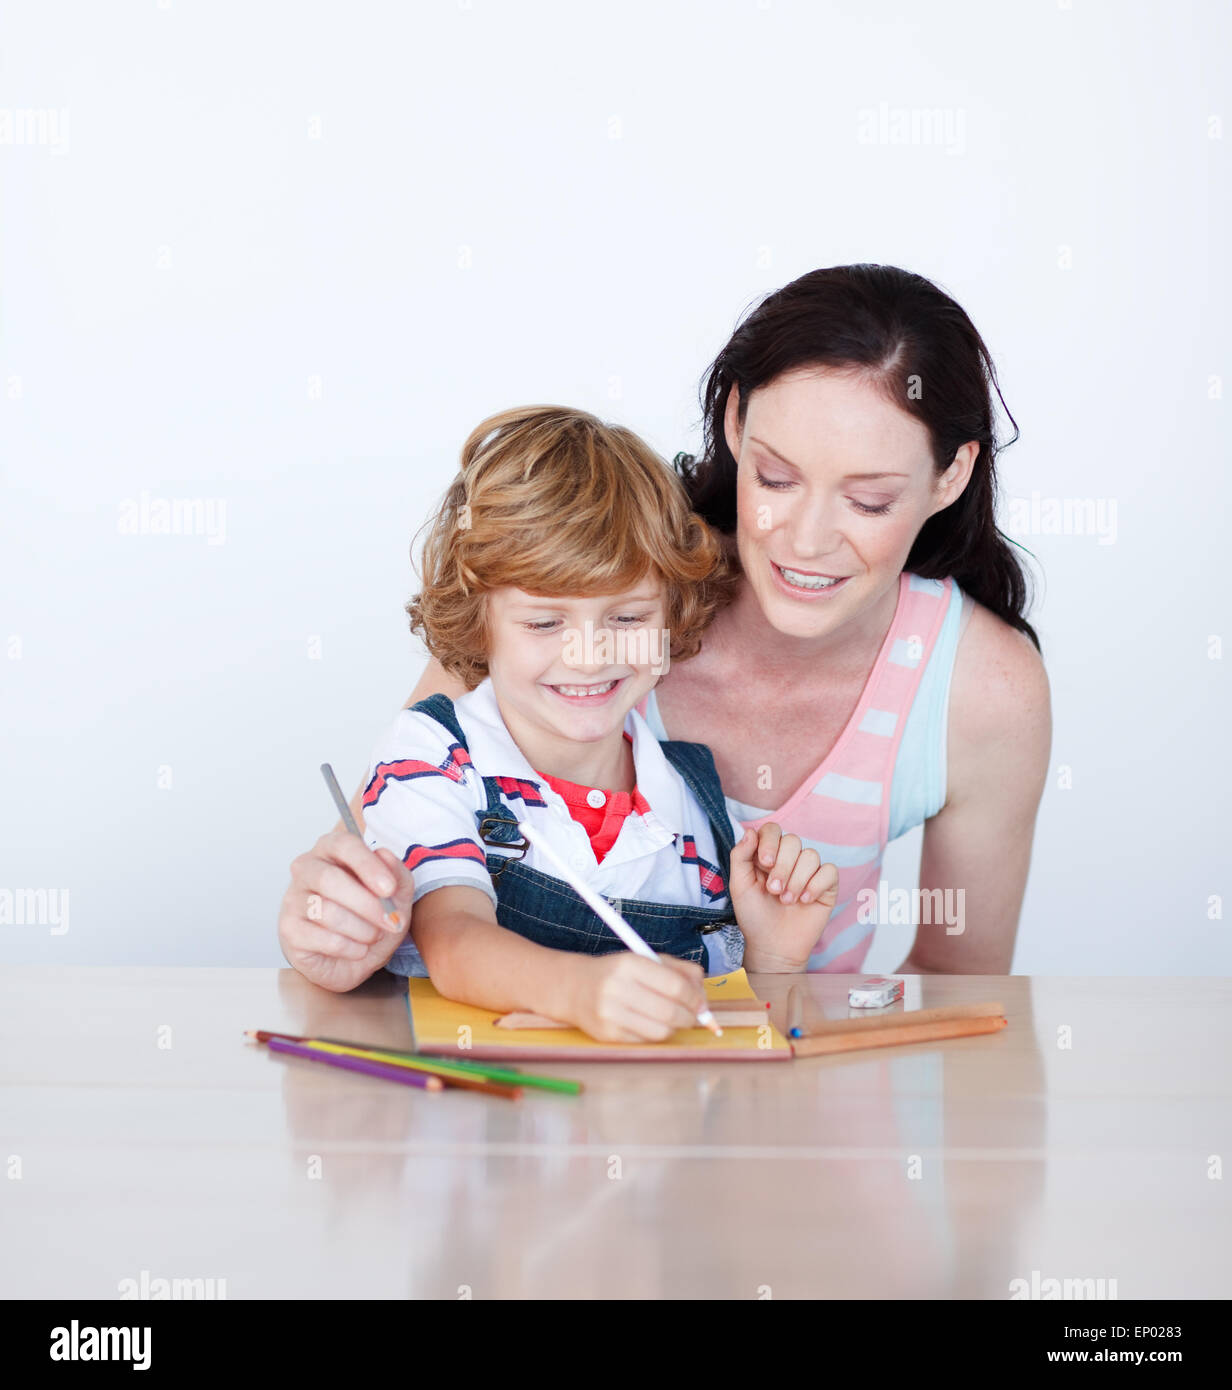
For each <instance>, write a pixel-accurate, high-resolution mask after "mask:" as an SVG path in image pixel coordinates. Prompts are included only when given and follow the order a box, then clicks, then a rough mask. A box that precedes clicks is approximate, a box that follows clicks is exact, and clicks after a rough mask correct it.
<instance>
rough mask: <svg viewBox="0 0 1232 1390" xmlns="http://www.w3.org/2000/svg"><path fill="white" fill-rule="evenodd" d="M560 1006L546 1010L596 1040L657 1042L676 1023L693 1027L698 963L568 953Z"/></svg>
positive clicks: (700, 1001) (700, 1004) (698, 1001)
mask: <svg viewBox="0 0 1232 1390" xmlns="http://www.w3.org/2000/svg"><path fill="white" fill-rule="evenodd" d="M569 967H570V974H571V979H570V982H569V986H568V988H567V989H566V990H565V991H564V993H563V995H562V1000H561V1002H562V1006H563V1008H561V1009H557V1008H553V1007H551V1006H549V1013H550V1016H551V1017H553V1018H559V1019H560V1020H561V1021H562V1022H563V1023H572V1024H574V1025H576V1026H577V1027H578V1028H580V1029H581V1030H582V1032H584V1033H588V1034H589V1035H590V1036H591V1037H592V1038H597V1039H598V1040H599V1041H600V1042H663V1041H664V1039H666V1038H670V1037H671V1035H672V1034H673V1033H674V1032H675V1031H676V1030H677V1029H678V1028H698V1027H700V1026H701V1025H700V1024H699V1023H698V1021H697V1015H698V1013H699V1012H700V1011H701V1010H702V1009H703V1008H704V1007H705V1003H706V991H705V990H704V989H703V988H702V979H703V975H702V968H701V966H700V965H694V964H693V963H692V962H691V961H685V960H676V959H674V958H673V957H672V956H660V957H659V959H658V960H657V961H655V960H647V959H646V957H645V956H635V955H634V954H633V952H632V951H613V952H612V953H611V954H610V955H605V956H583V955H577V956H573V957H572V958H571V959H570V961H569Z"/></svg>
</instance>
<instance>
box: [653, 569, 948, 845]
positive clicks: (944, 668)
mask: <svg viewBox="0 0 1232 1390" xmlns="http://www.w3.org/2000/svg"><path fill="white" fill-rule="evenodd" d="M912 582H913V583H914V582H915V581H914V579H913V581H912ZM921 582H922V583H927V584H934V583H939V582H940V581H936V580H924V581H921ZM962 608H963V595H962V590H961V589H960V588H959V587H958V585H957V584H955V585H954V586H953V588H952V589H951V592H950V606H949V608H948V609H947V610H946V615H945V618H944V619H943V620H942V623H941V631H940V632H939V633H938V634H937V641H936V643H935V644H934V646H933V650H932V654H931V656H930V657H929V659H928V665H927V666H925V668H924V671H923V673H922V675H921V676H920V684H919V688H918V689H917V690H916V694H915V699H914V700H913V701H912V704H911V709H910V711H909V713H908V715H907V723H906V726H905V727H904V729H903V738H902V742H901V743H900V744H899V746H898V757H897V759H896V760H895V763H894V777H893V779H892V781H891V784H890V839H891V840H897V839H898V837H899V836H900V835H905V834H906V833H907V831H908V830H912V829H914V827H915V826H917V825H919V824H921V823H922V822H923V821H926V820H927V819H928V818H929V817H930V816H935V815H936V814H937V812H938V811H939V810H940V809H941V808H942V806H944V805H945V784H946V775H945V772H946V733H947V726H948V722H949V710H950V680H951V678H952V676H953V674H954V655H955V653H956V652H957V650H958V638H959V632H960V629H961V626H962V621H961V620H962ZM874 714H875V715H877V716H878V717H877V719H876V720H875V721H874V722H875V723H876V725H877V727H866V726H868V725H869V723H870V716H873V715H874ZM646 722H647V723H648V724H649V725H650V728H651V730H652V731H653V733H654V736H655V737H656V738H658V739H665V738H666V737H667V734H666V733H665V732H664V729H663V724H662V722H661V720H660V719H659V706H658V703H657V702H656V700H655V693H654V691H653V690H652V691H651V692H650V699H649V700H648V701H647V704H646ZM896 722H897V715H896V713H895V712H894V711H893V710H883V711H873V710H870V711H869V712H868V713H867V714H866V715H865V717H864V720H863V721H862V723H861V726H860V727H861V728H864V729H865V730H866V732H868V733H878V734H885V735H887V736H892V734H893V725H894V723H896ZM680 737H682V738H688V731H687V730H683V729H682V730H681V731H680ZM823 781H824V779H823ZM819 785H820V784H819ZM727 809H728V810H729V811H730V812H731V814H732V815H733V816H735V817H736V819H737V820H739V821H750V820H758V819H759V818H760V817H762V816H767V815H771V814H773V813H772V812H770V811H767V810H765V809H764V808H762V807H758V806H751V805H749V804H748V803H747V802H743V801H737V800H736V799H735V798H734V797H731V796H729V797H728V798H727ZM808 843H810V844H813V845H814V847H815V848H817V849H818V850H819V852H820V851H821V850H822V849H823V848H824V849H826V857H828V858H829V861H830V862H831V863H832V864H834V865H835V866H836V867H838V868H840V869H841V868H846V867H850V866H852V865H855V864H867V863H869V862H870V861H871V860H872V859H875V858H876V855H877V847H876V846H875V845H873V846H863V845H861V846H855V847H852V846H828V847H826V846H822V845H821V844H820V843H819V842H817V841H809V842H808ZM840 855H841V856H843V857H842V858H840V857H839V856H840ZM847 856H855V857H854V858H848V857H847Z"/></svg>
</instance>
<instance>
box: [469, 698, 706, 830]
mask: <svg viewBox="0 0 1232 1390" xmlns="http://www.w3.org/2000/svg"><path fill="white" fill-rule="evenodd" d="M454 711H455V713H456V714H457V716H458V722H459V724H461V726H462V732H463V733H464V734H465V735H466V744H467V747H468V748H469V749H470V753H471V761H472V762H473V763H474V765H475V770H476V771H477V772H478V773H479V774H480V776H482V777H518V778H520V779H522V780H523V781H526V782H533V783H534V785H535V787H536V788H538V790H539V791H541V792H542V793H544V795H545V796H550V797H555V796H556V793H555V792H554V791H553V790H552V788H551V787H550V786H548V785H547V784H545V783H544V781H543V778H542V776H541V774H540V773H538V772H536V771H535V769H534V768H533V767H531V765H530V763H528V762H527V761H526V755H525V754H524V753H523V752H522V750H521V749H520V748H519V747H518V745H517V744H516V743H515V742H514V741H513V738H512V736H511V735H510V733H509V730H508V728H506V726H505V721H504V719H502V718H501V712H500V706H499V705H498V704H497V702H496V692H495V690H494V689H493V688H492V679H491V677H490V676H487V677H485V678H484V679H483V680H482V681H480V683H479V684H478V685H477V686H476V687H475V688H474V690H471V691H468V692H467V693H466V694H465V695H463V696H461V697H459V698H458V699H457V700H455V701H454ZM625 731H626V732H627V733H628V734H629V735H630V736H631V738H632V739H633V768H634V775H635V777H636V779H637V789H638V791H639V792H641V794H642V796H643V797H645V799H646V801H647V803H648V804H649V806H650V810H651V813H652V815H653V818H654V820H655V821H657V822H658V823H659V824H660V825H662V826H663V827H664V828H665V829H666V831H667V833H668V834H669V835H682V834H684V832H685V830H686V828H687V823H686V819H685V788H684V783H683V780H682V779H681V777H680V775H679V773H677V771H676V769H675V768H674V767H672V765H671V763H669V762H668V760H667V758H666V757H665V756H664V753H663V749H662V748H661V747H660V746H659V740H658V739H657V738H655V736H654V734H653V732H652V731H651V728H650V726H649V724H647V723H646V721H645V720H644V719H643V718H642V716H641V715H640V714H639V713H638V712H637V710H636V709H631V710H630V711H629V713H628V714H627V715H626V716H625ZM562 804H563V803H562ZM643 819H646V820H649V819H650V817H649V816H647V817H644V818H643Z"/></svg>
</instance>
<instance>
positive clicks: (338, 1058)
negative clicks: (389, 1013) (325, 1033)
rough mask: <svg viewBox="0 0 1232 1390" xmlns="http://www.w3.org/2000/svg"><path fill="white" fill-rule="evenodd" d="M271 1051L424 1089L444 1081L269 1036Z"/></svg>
mask: <svg viewBox="0 0 1232 1390" xmlns="http://www.w3.org/2000/svg"><path fill="white" fill-rule="evenodd" d="M269 1047H270V1050H271V1051H272V1052H285V1053H287V1054H288V1055H290V1056H292V1057H303V1058H304V1059H305V1061H308V1062H324V1063H325V1065H326V1066H330V1067H342V1068H343V1069H344V1070H346V1071H356V1072H360V1073H361V1074H362V1075H364V1076H376V1077H380V1079H381V1080H382V1081H397V1082H399V1083H400V1084H401V1085H403V1086H418V1087H419V1088H420V1089H421V1090H424V1091H440V1090H443V1089H444V1086H445V1083H444V1081H443V1080H442V1079H441V1078H440V1077H439V1076H433V1075H431V1074H429V1073H427V1072H418V1071H409V1070H407V1069H406V1068H405V1067H389V1066H385V1065H383V1064H382V1063H380V1062H373V1061H370V1060H369V1059H368V1058H366V1057H347V1056H344V1055H342V1054H341V1053H338V1052H322V1051H321V1050H320V1049H319V1048H314V1047H300V1046H299V1045H298V1044H297V1043H291V1042H284V1041H283V1040H282V1039H281V1038H270V1040H269Z"/></svg>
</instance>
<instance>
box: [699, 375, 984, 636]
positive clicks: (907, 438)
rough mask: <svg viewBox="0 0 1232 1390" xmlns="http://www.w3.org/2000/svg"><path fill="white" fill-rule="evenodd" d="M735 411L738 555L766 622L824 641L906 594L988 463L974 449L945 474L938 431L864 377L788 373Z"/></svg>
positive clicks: (732, 399)
mask: <svg viewBox="0 0 1232 1390" xmlns="http://www.w3.org/2000/svg"><path fill="white" fill-rule="evenodd" d="M738 404H739V402H738V397H737V392H736V390H735V389H733V390H732V392H731V395H730V396H729V398H728V402H727V416H726V430H727V443H728V447H729V448H730V449H731V451H732V455H733V457H734V458H735V459H736V460H737V463H738V465H739V468H738V472H737V476H736V501H737V517H738V521H737V528H736V543H737V548H738V551H739V555H740V563H741V566H742V567H743V570H744V573H745V576H746V578H747V580H748V583H749V584H750V585H751V586H752V590H753V593H754V594H755V595H756V598H757V601H758V603H759V604H760V606H761V609H762V611H763V613H764V614H765V616H766V619H767V621H768V622H769V623H770V624H771V626H772V627H774V628H775V629H776V630H777V631H779V632H781V633H783V634H784V635H786V636H790V637H802V638H811V637H820V636H824V635H826V634H828V633H830V632H833V631H835V630H836V629H838V628H840V627H842V626H843V625H844V624H846V623H848V622H850V621H851V620H852V619H854V618H857V617H859V616H861V615H862V614H864V613H866V612H868V611H869V610H870V609H871V608H872V607H873V606H874V605H875V604H876V603H877V601H878V600H879V599H880V598H881V597H882V596H883V595H885V594H886V593H887V592H888V591H889V590H890V589H891V588H892V587H893V586H894V585H895V584H897V582H898V577H899V575H900V574H901V573H902V570H903V567H904V565H905V564H906V560H907V555H908V553H909V552H910V550H911V546H912V543H913V542H914V541H915V538H916V536H917V535H918V534H919V531H920V528H921V526H923V525H924V522H925V521H926V520H927V519H928V518H929V517H930V516H931V515H932V514H933V513H934V512H937V511H940V510H941V509H942V508H943V507H947V506H949V504H950V503H951V502H953V501H955V500H956V498H957V497H958V496H959V495H960V493H961V492H962V490H963V488H964V487H965V486H966V484H967V480H968V479H969V478H970V476H971V466H972V464H973V463H974V461H975V458H976V455H977V454H978V452H979V449H978V445H977V444H976V443H974V442H972V443H970V444H964V445H963V446H962V448H961V449H959V451H958V453H957V455H956V456H955V459H954V462H953V463H951V464H950V466H949V467H948V468H947V469H946V470H945V472H944V473H938V472H937V469H936V467H935V465H934V463H933V456H932V448H931V444H930V440H929V434H928V430H927V429H926V428H925V426H924V425H923V424H921V423H920V421H918V420H916V419H914V418H913V417H912V416H910V415H908V414H907V413H906V412H905V411H903V410H900V409H899V408H898V407H897V406H895V405H893V404H892V403H891V402H890V401H887V400H886V399H885V397H884V396H883V395H881V393H880V392H879V391H878V389H877V388H876V386H874V385H873V384H872V383H870V382H869V381H867V380H866V379H864V378H862V377H860V376H858V375H855V374H854V373H849V372H841V371H835V370H832V369H829V368H807V369H802V370H797V371H792V372H785V373H784V374H783V375H782V376H779V377H777V378H775V380H774V381H772V382H770V383H768V384H767V385H766V386H763V387H760V388H759V389H758V390H756V391H754V392H753V393H752V395H751V396H750V397H749V402H748V409H747V411H746V413H745V418H744V425H743V428H742V427H741V425H740V422H739V420H738V418H737V408H738Z"/></svg>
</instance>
